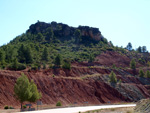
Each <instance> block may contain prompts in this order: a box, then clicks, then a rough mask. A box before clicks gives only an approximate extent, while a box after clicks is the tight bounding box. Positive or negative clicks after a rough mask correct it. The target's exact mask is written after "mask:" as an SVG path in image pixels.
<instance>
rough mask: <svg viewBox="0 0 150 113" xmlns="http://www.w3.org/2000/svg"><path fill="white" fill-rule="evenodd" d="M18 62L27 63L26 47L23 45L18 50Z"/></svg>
mask: <svg viewBox="0 0 150 113" xmlns="http://www.w3.org/2000/svg"><path fill="white" fill-rule="evenodd" d="M18 61H19V62H20V63H25V62H26V58H25V46H24V45H23V44H22V45H21V46H20V48H19V49H18Z"/></svg>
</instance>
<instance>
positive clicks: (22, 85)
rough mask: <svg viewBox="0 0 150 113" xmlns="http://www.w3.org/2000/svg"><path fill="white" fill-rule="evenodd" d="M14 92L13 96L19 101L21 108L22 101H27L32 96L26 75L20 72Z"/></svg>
mask: <svg viewBox="0 0 150 113" xmlns="http://www.w3.org/2000/svg"><path fill="white" fill-rule="evenodd" d="M14 92H15V97H16V98H17V100H19V101H20V103H21V109H22V104H23V102H24V101H27V100H28V99H30V97H31V96H32V93H31V92H30V82H29V79H28V78H27V76H25V75H24V74H22V75H21V77H19V78H18V79H17V81H16V84H15V86H14Z"/></svg>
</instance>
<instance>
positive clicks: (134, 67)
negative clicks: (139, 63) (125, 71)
mask: <svg viewBox="0 0 150 113" xmlns="http://www.w3.org/2000/svg"><path fill="white" fill-rule="evenodd" d="M130 67H131V69H136V62H135V60H134V59H132V60H131V62H130Z"/></svg>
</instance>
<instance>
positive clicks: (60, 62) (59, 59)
mask: <svg viewBox="0 0 150 113" xmlns="http://www.w3.org/2000/svg"><path fill="white" fill-rule="evenodd" d="M54 64H55V65H56V66H58V67H60V65H61V64H62V58H61V55H60V54H58V55H57V56H56V58H55V62H54Z"/></svg>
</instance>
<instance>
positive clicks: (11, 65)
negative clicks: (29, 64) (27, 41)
mask: <svg viewBox="0 0 150 113" xmlns="http://www.w3.org/2000/svg"><path fill="white" fill-rule="evenodd" d="M8 69H10V70H24V69H26V65H25V64H21V63H18V64H17V66H14V64H13V63H12V64H10V65H9V66H8Z"/></svg>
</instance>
